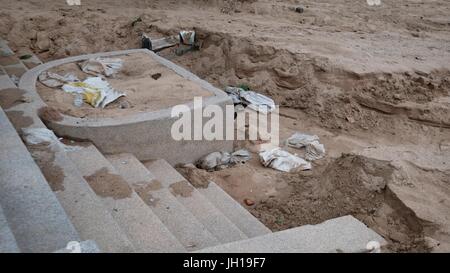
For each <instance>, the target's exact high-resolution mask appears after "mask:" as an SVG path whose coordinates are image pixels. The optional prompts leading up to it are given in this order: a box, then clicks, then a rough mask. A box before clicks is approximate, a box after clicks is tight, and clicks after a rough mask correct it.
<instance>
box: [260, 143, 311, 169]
mask: <svg viewBox="0 0 450 273" xmlns="http://www.w3.org/2000/svg"><path fill="white" fill-rule="evenodd" d="M259 157H260V160H261V163H262V164H263V165H264V166H265V167H270V168H272V169H276V170H279V171H283V172H290V171H293V170H302V171H303V170H310V169H311V163H309V162H307V161H306V160H304V159H303V158H300V157H298V156H296V155H293V154H291V153H289V152H287V151H284V150H281V149H280V148H274V149H272V150H266V151H262V152H260V153H259Z"/></svg>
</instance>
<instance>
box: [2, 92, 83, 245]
mask: <svg viewBox="0 0 450 273" xmlns="http://www.w3.org/2000/svg"><path fill="white" fill-rule="evenodd" d="M0 92H1V91H0ZM0 134H1V135H0V139H1V140H2V141H1V142H0V150H1V151H2V152H1V153H0V203H1V206H2V208H3V213H4V215H5V216H6V219H8V223H9V226H10V228H11V230H12V231H13V233H14V235H15V237H16V241H17V245H18V246H19V248H20V249H21V251H23V252H51V251H54V250H56V249H60V248H62V247H64V246H65V245H66V243H67V242H69V241H74V240H79V236H78V233H77V232H76V230H75V228H74V227H73V225H72V223H71V222H70V220H69V218H68V216H67V215H66V213H65V211H64V209H63V208H62V207H61V205H60V203H59V202H58V199H57V198H56V196H55V195H54V194H53V192H52V190H51V189H50V187H49V185H48V183H47V181H46V180H45V178H44V176H43V174H42V173H41V170H40V169H39V167H38V166H37V165H36V163H35V162H34V160H33V158H32V157H31V155H30V153H29V152H28V150H27V148H26V147H25V145H24V144H23V142H22V141H21V139H20V137H19V135H18V134H17V132H16V130H15V129H14V127H13V126H12V124H11V123H10V122H9V120H8V118H7V117H6V115H5V113H4V112H3V109H1V108H0Z"/></svg>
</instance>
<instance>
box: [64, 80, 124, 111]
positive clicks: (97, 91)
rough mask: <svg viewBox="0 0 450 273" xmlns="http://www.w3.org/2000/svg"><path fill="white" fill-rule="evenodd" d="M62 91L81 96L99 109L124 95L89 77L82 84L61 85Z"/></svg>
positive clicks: (101, 81) (104, 82) (103, 82)
mask: <svg viewBox="0 0 450 273" xmlns="http://www.w3.org/2000/svg"><path fill="white" fill-rule="evenodd" d="M62 89H63V90H64V91H65V92H67V93H75V94H77V93H78V94H83V99H84V101H85V102H87V103H89V104H90V105H92V106H94V107H101V108H104V107H105V106H106V105H108V104H109V103H111V102H113V101H115V100H116V99H118V98H119V97H122V96H125V94H124V93H122V92H119V91H117V90H115V89H113V88H112V87H111V86H110V85H109V83H108V82H107V81H105V80H103V79H102V78H101V77H90V78H87V79H86V80H84V81H83V82H71V83H67V84H65V85H63V87H62Z"/></svg>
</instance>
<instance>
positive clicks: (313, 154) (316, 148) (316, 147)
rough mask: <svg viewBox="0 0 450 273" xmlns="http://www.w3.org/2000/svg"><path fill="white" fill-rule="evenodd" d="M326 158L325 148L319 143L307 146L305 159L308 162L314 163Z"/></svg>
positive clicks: (314, 142) (315, 142)
mask: <svg viewBox="0 0 450 273" xmlns="http://www.w3.org/2000/svg"><path fill="white" fill-rule="evenodd" d="M324 156H325V146H323V144H320V143H319V141H313V142H311V143H309V144H308V145H306V154H305V159H306V160H308V161H314V160H317V159H321V158H322V157H324Z"/></svg>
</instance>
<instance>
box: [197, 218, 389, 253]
mask: <svg viewBox="0 0 450 273" xmlns="http://www.w3.org/2000/svg"><path fill="white" fill-rule="evenodd" d="M370 241H378V242H379V243H380V245H381V246H383V245H385V244H386V241H385V240H384V239H383V238H382V237H381V236H380V235H378V234H377V233H375V232H374V231H372V230H371V229H369V228H368V227H366V226H365V225H364V224H363V223H361V222H360V221H358V220H357V219H355V218H354V217H353V216H350V215H348V216H343V217H339V218H334V219H331V220H328V221H325V222H323V223H321V224H317V225H305V226H300V227H296V228H291V229H287V230H283V231H279V232H274V233H270V234H266V235H263V236H259V237H254V238H250V239H247V240H243V241H239V242H232V243H228V244H223V245H220V246H214V247H210V248H205V249H202V250H200V251H199V252H205V253H228V252H239V253H306V252H321V253H328V252H365V251H366V245H367V243H368V242H370Z"/></svg>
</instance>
